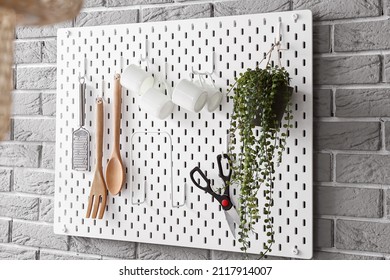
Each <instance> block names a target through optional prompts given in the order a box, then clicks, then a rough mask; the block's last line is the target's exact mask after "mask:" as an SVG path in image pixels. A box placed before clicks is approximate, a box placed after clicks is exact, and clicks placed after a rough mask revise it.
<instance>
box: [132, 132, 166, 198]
mask: <svg viewBox="0 0 390 280" xmlns="http://www.w3.org/2000/svg"><path fill="white" fill-rule="evenodd" d="M137 134H158V135H165V137H167V143H169V145H170V147H169V153H167V154H168V161H169V166H170V172H169V182H170V184H171V190H172V189H173V170H172V165H173V162H172V137H171V135H170V134H169V133H168V132H165V131H136V132H134V133H133V134H132V135H131V138H130V146H133V143H134V141H133V140H134V137H135V136H136V135H137ZM132 160H133V151H131V159H130V162H132ZM130 170H131V172H130V173H131V174H130V176H131V177H132V178H133V174H132V169H130ZM133 182H134V180H133V181H132V186H131V188H132V192H131V203H132V204H133V205H141V204H143V203H144V202H145V201H146V194H147V185H148V182H147V180H146V179H144V181H143V187H144V195H143V196H144V199H143V200H142V201H138V202H134V188H133Z"/></svg>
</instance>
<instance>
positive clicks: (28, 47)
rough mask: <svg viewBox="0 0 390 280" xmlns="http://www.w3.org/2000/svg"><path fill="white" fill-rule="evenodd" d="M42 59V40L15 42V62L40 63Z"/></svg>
mask: <svg viewBox="0 0 390 280" xmlns="http://www.w3.org/2000/svg"><path fill="white" fill-rule="evenodd" d="M41 61H42V51H41V42H39V41H35V42H15V45H14V63H15V64H21V63H39V62H41Z"/></svg>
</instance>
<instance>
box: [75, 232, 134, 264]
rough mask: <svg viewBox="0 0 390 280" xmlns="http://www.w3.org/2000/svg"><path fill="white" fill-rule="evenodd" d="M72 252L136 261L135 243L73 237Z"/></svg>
mask: <svg viewBox="0 0 390 280" xmlns="http://www.w3.org/2000/svg"><path fill="white" fill-rule="evenodd" d="M70 251H74V252H80V253H88V254H96V255H104V256H112V257H116V258H123V259H135V243H132V242H125V241H115V240H106V239H97V238H84V237H77V236H72V237H71V239H70Z"/></svg>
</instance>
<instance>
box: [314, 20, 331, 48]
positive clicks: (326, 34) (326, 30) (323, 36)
mask: <svg viewBox="0 0 390 280" xmlns="http://www.w3.org/2000/svg"><path fill="white" fill-rule="evenodd" d="M330 49H331V48H330V26H329V25H315V26H313V51H314V52H315V53H329V52H330Z"/></svg>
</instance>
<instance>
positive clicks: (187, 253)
mask: <svg viewBox="0 0 390 280" xmlns="http://www.w3.org/2000/svg"><path fill="white" fill-rule="evenodd" d="M208 254H209V251H208V250H203V249H194V248H183V247H175V246H165V245H157V244H146V243H141V244H140V245H139V259H141V260H207V259H208Z"/></svg>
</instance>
